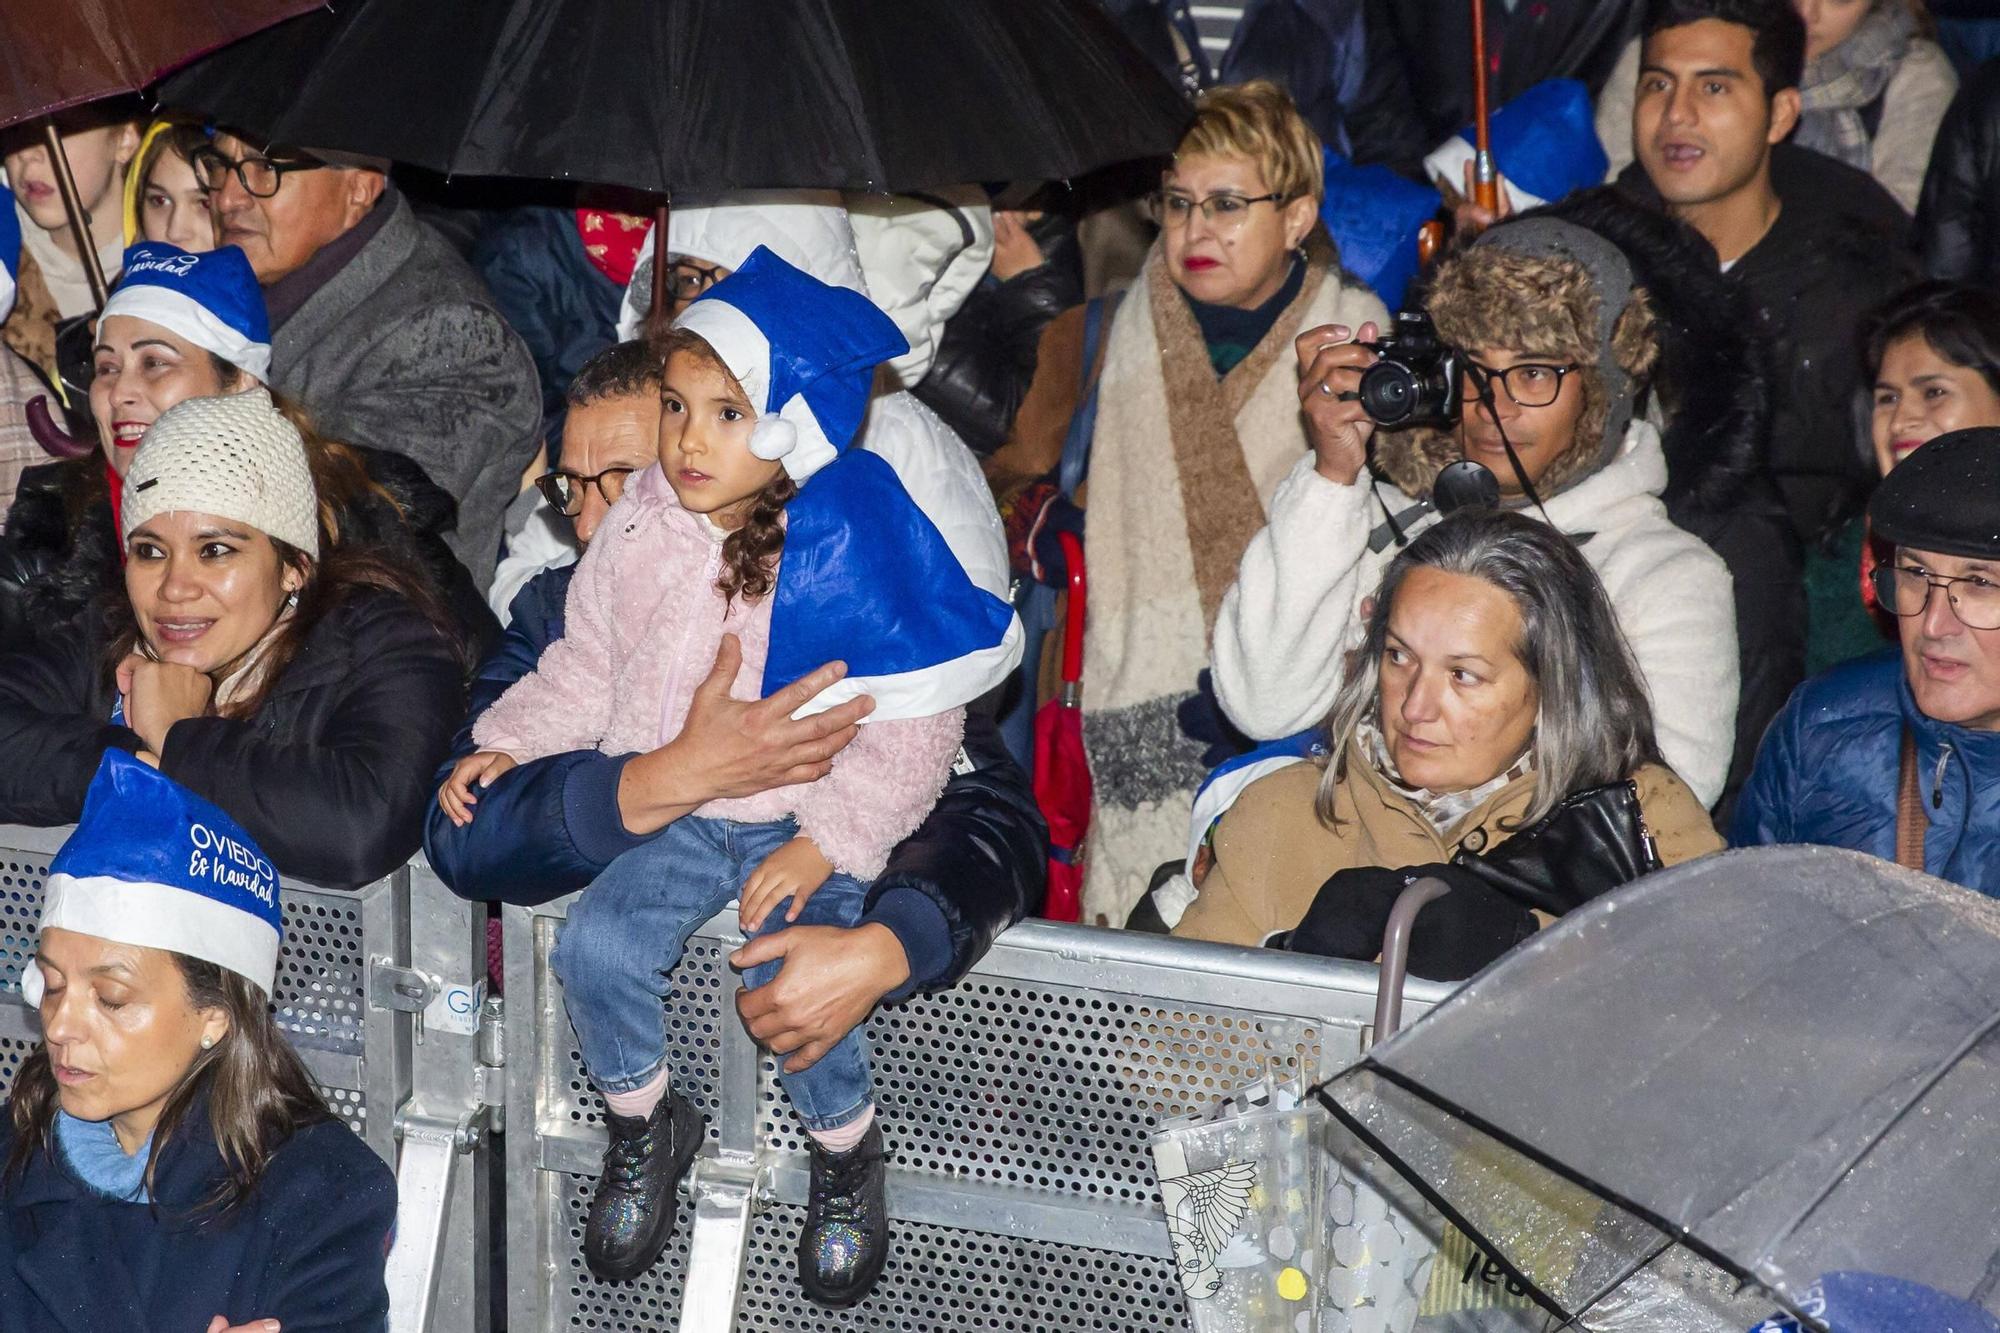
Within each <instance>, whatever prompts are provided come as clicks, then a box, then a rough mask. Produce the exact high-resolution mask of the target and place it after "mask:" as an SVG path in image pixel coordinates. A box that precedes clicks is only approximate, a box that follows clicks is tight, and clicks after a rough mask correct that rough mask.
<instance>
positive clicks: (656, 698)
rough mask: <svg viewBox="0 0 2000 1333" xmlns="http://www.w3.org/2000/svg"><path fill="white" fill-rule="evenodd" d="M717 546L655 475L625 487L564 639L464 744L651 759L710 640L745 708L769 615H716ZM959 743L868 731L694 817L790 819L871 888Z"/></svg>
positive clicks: (892, 726)
mask: <svg viewBox="0 0 2000 1333" xmlns="http://www.w3.org/2000/svg"><path fill="white" fill-rule="evenodd" d="M722 539H723V534H722V533H721V532H720V531H718V530H717V529H716V527H715V526H714V525H713V524H712V523H710V522H709V521H708V519H707V518H705V517H703V516H702V515H700V514H694V513H690V512H688V511H687V510H685V509H683V508H681V506H680V503H679V501H677V500H676V499H675V498H674V492H673V488H672V487H671V486H669V485H668V484H667V479H666V476H665V474H663V473H662V472H661V471H660V469H659V467H658V465H655V466H653V467H649V468H647V469H646V470H645V471H644V472H642V473H640V474H639V475H638V476H636V477H634V478H633V479H632V482H631V484H630V485H628V486H627V487H626V488H625V494H624V496H623V498H621V499H620V500H619V502H618V503H617V504H616V505H614V506H613V507H612V509H611V512H610V513H609V514H607V515H606V516H605V518H604V522H603V524H602V525H601V526H600V527H599V528H598V531H597V537H596V539H595V540H594V541H592V542H591V544H590V547H589V549H588V550H587V551H585V552H584V556H583V563H582V564H581V565H580V566H579V567H578V569H577V572H576V579H575V581H574V582H572V583H571V584H570V589H569V600H568V601H567V602H566V603H565V605H564V612H563V614H564V618H565V625H564V630H565V633H564V636H563V637H562V638H561V639H558V640H557V641H556V642H554V643H552V644H550V645H549V647H548V648H547V650H546V651H544V652H543V654H542V659H541V661H540V663H538V664H537V667H536V669H535V670H534V671H533V672H531V673H529V674H528V675H526V676H523V677H522V678H521V679H520V680H518V681H516V682H515V683H514V684H513V685H512V686H511V687H510V688H509V689H508V690H507V692H506V693H505V694H502V695H501V696H500V698H499V699H497V700H496V701H494V704H493V706H492V707H491V708H488V709H487V710H486V712H485V713H483V714H482V715H481V716H480V718H479V721H478V723H477V724H476V725H475V726H474V727H473V732H472V736H473V741H474V742H475V743H476V744H477V745H478V746H479V748H480V749H482V750H499V751H502V752H504V753H506V754H509V755H511V756H513V757H514V758H515V759H516V760H518V761H520V762H522V763H526V762H527V761H529V760H531V759H539V758H542V757H543V756H545V755H551V754H561V753H563V752H564V751H568V750H580V749H585V748H588V747H595V748H597V749H600V750H604V751H606V752H609V753H614V754H622V753H627V752H631V751H638V750H650V749H653V748H654V747H655V746H657V745H660V744H662V743H664V742H666V741H669V740H672V739H673V738H674V737H675V736H677V735H679V734H680V731H681V728H682V727H683V726H684V725H686V722H687V715H688V706H689V704H690V703H691V702H692V701H693V699H694V691H695V687H696V686H698V685H700V684H701V683H702V681H704V680H705V679H707V677H708V674H709V672H710V671H712V670H713V669H714V666H715V653H716V649H717V648H718V647H719V646H720V644H721V642H722V636H723V635H724V634H734V635H736V636H737V637H738V639H740V640H741V641H742V644H743V666H742V669H741V670H739V671H738V672H737V674H736V682H735V684H734V685H733V686H732V687H731V688H730V691H729V693H730V697H731V698H735V699H756V698H758V697H760V694H759V686H760V685H761V683H762V681H763V676H764V656H765V653H766V652H767V651H768V650H769V648H770V642H771V599H770V598H769V597H768V596H766V597H762V598H759V599H758V600H757V601H756V602H753V603H750V604H747V605H746V604H745V603H744V602H743V600H742V599H740V598H738V599H736V600H734V601H725V599H724V598H723V596H722V594H721V593H720V592H719V591H717V589H716V586H715V580H716V575H717V574H718V573H719V572H720V571H721V568H722ZM964 730H965V710H964V709H963V708H954V709H952V710H951V711H950V712H947V713H940V714H939V715H937V716H936V717H926V718H914V719H910V720H907V721H894V722H871V723H869V724H867V725H865V726H863V727H862V728H861V731H860V734H859V735H857V736H856V737H855V738H854V741H853V743H852V744H850V745H849V746H848V747H847V748H846V749H844V750H842V751H841V752H840V753H839V754H838V755H836V756H835V757H834V760H833V771H832V772H831V773H828V774H827V775H826V776H825V777H823V778H821V779H819V780H818V781H817V782H808V783H800V784H798V785H796V786H790V787H779V788H776V789H774V790H772V791H767V792H761V793H759V794H758V795H755V796H745V797H739V798H734V799H730V800H718V801H710V802H708V803H707V804H706V805H703V806H701V807H700V808H699V809H698V810H696V811H695V813H696V814H698V815H702V816H705V817H708V818H713V819H730V820H736V821H738V822H741V823H761V822H764V821H768V820H773V819H782V818H784V817H785V816H786V815H791V816H793V817H795V818H796V819H797V820H798V822H799V831H800V832H801V833H803V834H804V835H805V836H806V837H808V838H811V839H812V841H813V844H814V845H815V846H817V847H818V848H819V850H820V854H821V855H823V856H825V857H826V859H827V860H829V861H831V862H832V863H833V864H834V866H835V868H836V869H838V870H841V871H844V872H846V873H847V874H850V875H853V876H855V877H856V878H858V879H864V880H866V879H873V878H875V877H876V876H877V875H879V874H881V873H882V867H883V866H884V864H886V862H887V861H888V858H889V851H890V849H891V848H893V847H894V846H895V845H896V844H897V843H899V842H901V841H902V840H903V839H904V838H907V837H908V836H909V835H910V834H911V833H913V832H915V831H916V827H917V825H918V824H920V823H922V822H923V819H924V816H925V815H927V814H929V813H930V810H931V807H932V806H933V805H935V804H936V803H937V798H938V793H939V792H941V791H943V790H944V784H945V780H946V779H947V778H948V777H949V776H950V773H951V762H952V758H953V756H954V755H955V754H956V753H957V752H958V746H959V742H960V740H961V739H963V735H964Z"/></svg>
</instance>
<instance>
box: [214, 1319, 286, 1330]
mask: <svg viewBox="0 0 2000 1333" xmlns="http://www.w3.org/2000/svg"><path fill="white" fill-rule="evenodd" d="M205 1333H278V1321H277V1320H275V1319H253V1320H251V1321H250V1322H249V1323H247V1324H232V1323H230V1322H229V1321H228V1320H227V1319H224V1318H223V1317H222V1316H221V1315H217V1316H216V1317H215V1318H213V1319H211V1320H209V1321H208V1328H207V1330H206V1331H205Z"/></svg>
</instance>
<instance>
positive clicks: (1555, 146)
mask: <svg viewBox="0 0 2000 1333" xmlns="http://www.w3.org/2000/svg"><path fill="white" fill-rule="evenodd" d="M1593 115H1594V113H1593V112H1592V111H1591V107H1590V90H1589V89H1588V88H1586V87H1584V86H1583V85H1582V84H1581V83H1578V82H1577V81H1576V80H1575V79H1545V80H1543V81H1542V82H1540V83H1538V84H1535V85H1534V86H1533V87H1530V88H1528V89H1526V90H1525V91H1523V92H1522V93H1521V94H1520V95H1519V96H1517V97H1515V98H1514V100H1513V101H1511V102H1509V103H1507V105H1505V106H1503V107H1501V108H1500V109H1499V110H1498V111H1495V112H1494V113H1493V115H1492V118H1491V119H1490V120H1489V121H1488V122H1487V137H1488V142H1489V143H1491V144H1492V147H1493V165H1494V167H1495V168H1497V169H1498V171H1499V172H1500V175H1501V177H1502V178H1503V179H1504V180H1505V181H1506V184H1507V194H1508V197H1509V202H1510V203H1512V204H1513V206H1514V211H1515V212H1517V213H1519V212H1525V211H1526V210H1528V209H1530V208H1534V207H1536V206H1537V205H1540V204H1548V203H1554V202H1555V201H1556V200H1558V199H1560V198H1562V197H1563V196H1564V195H1566V194H1568V193H1570V191H1572V190H1581V189H1585V188H1587V187H1588V186H1592V185H1601V184H1603V182H1604V177H1605V175H1606V173H1608V172H1609V171H1610V170H1611V159H1610V158H1609V157H1606V156H1605V154H1604V144H1603V143H1602V142H1601V141H1600V140H1599V139H1598V137H1597V123H1596V121H1595V120H1594V119H1593ZM1474 138H1475V135H1474V131H1473V128H1472V127H1471V126H1470V125H1468V126H1466V127H1465V128H1464V129H1462V130H1460V131H1459V132H1458V133H1457V134H1455V135H1453V136H1452V137H1451V138H1449V139H1446V140H1445V141H1444V143H1442V144H1441V145H1439V146H1438V148H1437V149H1436V151H1434V152H1433V153H1431V155H1430V156H1429V157H1426V158H1425V159H1424V169H1425V170H1426V171H1428V172H1429V173H1430V174H1431V176H1432V178H1433V179H1436V178H1440V177H1441V178H1443V180H1444V181H1445V182H1446V183H1447V184H1449V185H1450V186H1451V187H1452V188H1453V189H1454V190H1458V189H1463V188H1464V181H1465V168H1464V164H1465V163H1467V162H1470V161H1471V160H1472V157H1473V151H1474V150H1473V141H1474Z"/></svg>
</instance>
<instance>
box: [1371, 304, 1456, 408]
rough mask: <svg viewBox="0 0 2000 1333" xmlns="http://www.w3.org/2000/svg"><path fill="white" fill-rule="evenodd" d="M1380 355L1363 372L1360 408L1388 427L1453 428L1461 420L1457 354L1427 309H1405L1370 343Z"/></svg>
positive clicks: (1372, 348)
mask: <svg viewBox="0 0 2000 1333" xmlns="http://www.w3.org/2000/svg"><path fill="white" fill-rule="evenodd" d="M1368 346H1369V348H1370V349H1371V350H1373V351H1374V353H1375V355H1376V356H1377V357H1378V358H1379V359H1378V360H1377V361H1376V362H1375V364H1374V365H1372V366H1370V367H1368V369H1367V370H1365V371H1363V372H1362V374H1361V388H1360V390H1359V391H1358V393H1357V395H1356V396H1357V397H1358V398H1359V399H1360V401H1361V410H1362V411H1364V412H1366V413H1367V414H1368V415H1369V417H1370V418H1371V419H1373V420H1374V421H1375V422H1376V424H1378V425H1383V426H1449V425H1451V424H1452V423H1453V422H1455V421H1457V420H1458V413H1459V406H1460V404H1459V392H1458V384H1459V376H1458V371H1459V366H1458V353H1457V352H1456V351H1455V350H1454V349H1452V348H1450V347H1448V346H1446V345H1445V344H1444V342H1443V341H1442V340H1441V339H1440V338H1439V337H1438V334H1437V326H1436V325H1434V324H1432V323H1431V317H1430V316H1429V315H1427V314H1425V313H1424V312H1423V311H1421V310H1418V311H1409V310H1405V311H1401V312H1399V313H1398V314H1397V315H1396V319H1395V322H1394V323H1392V324H1391V325H1390V326H1389V332H1388V333H1387V334H1386V335H1385V336H1383V337H1382V338H1380V339H1378V340H1377V341H1375V342H1372V343H1369V344H1368Z"/></svg>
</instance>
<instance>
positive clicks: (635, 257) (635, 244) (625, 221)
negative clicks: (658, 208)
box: [576, 208, 652, 287]
mask: <svg viewBox="0 0 2000 1333" xmlns="http://www.w3.org/2000/svg"><path fill="white" fill-rule="evenodd" d="M651 225H652V224H651V223H650V222H649V221H648V220H647V219H645V218H637V217H633V216H632V215H631V214H630V213H614V212H612V211H611V210H610V209H608V208H579V209H577V210H576V234H577V235H578V236H580V237H582V238H583V253H584V255H585V256H586V257H587V258H588V259H589V260H590V266H591V267H592V268H594V269H596V270H597V271H598V272H599V273H602V274H603V275H604V276H605V277H607V278H609V279H611V280H612V281H613V282H615V283H617V284H618V285H619V286H620V287H623V286H625V285H626V284H627V283H629V282H631V281H632V270H633V269H635V268H637V267H638V265H639V247H640V246H642V245H644V244H645V243H646V228H647V227H649V226H651Z"/></svg>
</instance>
